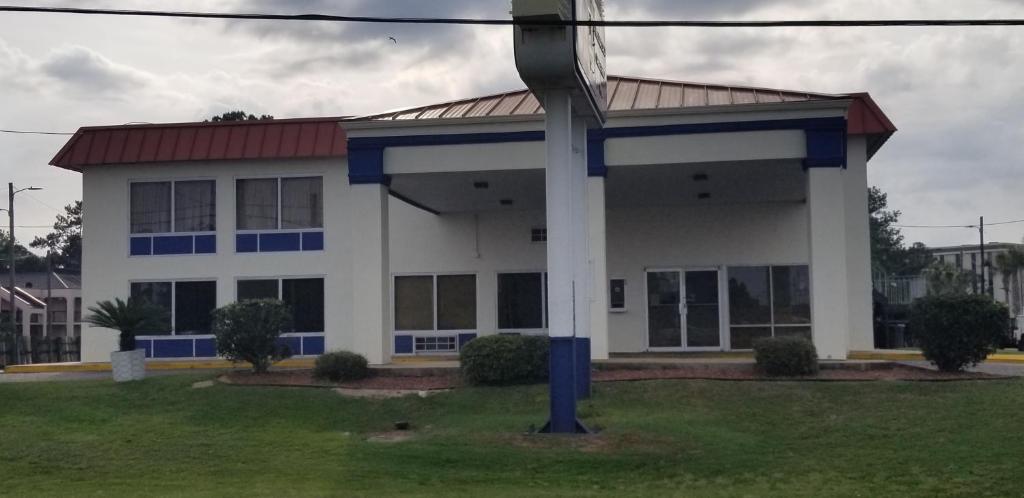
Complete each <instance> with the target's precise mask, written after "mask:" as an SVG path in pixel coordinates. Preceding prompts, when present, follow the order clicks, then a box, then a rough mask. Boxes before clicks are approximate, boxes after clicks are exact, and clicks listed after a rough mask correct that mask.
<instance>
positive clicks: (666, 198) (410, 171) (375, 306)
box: [52, 77, 895, 363]
mask: <svg viewBox="0 0 1024 498" xmlns="http://www.w3.org/2000/svg"><path fill="white" fill-rule="evenodd" d="M609 96H610V97H609V104H610V109H611V111H610V115H609V120H608V124H607V127H606V128H605V129H603V130H593V131H591V133H590V135H589V140H588V143H587V146H586V147H585V148H584V147H580V148H578V150H576V151H575V153H577V154H585V155H586V164H587V171H586V179H585V182H586V187H587V206H588V211H589V219H588V229H589V230H588V232H589V267H590V269H591V272H590V273H591V277H592V278H591V282H590V283H591V286H592V296H593V298H592V299H593V302H592V306H591V309H592V316H591V337H592V355H593V356H594V357H595V358H605V357H607V356H608V355H609V354H610V353H627V352H645V351H694V350H697V351H699V350H715V351H717V350H742V349H748V348H749V347H750V344H751V341H752V340H753V339H754V338H756V337H763V336H768V335H773V334H774V335H785V334H800V335H806V336H808V337H812V338H813V340H814V342H815V344H816V346H817V348H818V351H819V354H820V355H821V356H822V357H824V358H845V357H846V355H847V353H848V352H849V351H851V350H865V349H872V348H873V344H872V337H873V336H872V322H871V271H870V260H869V258H870V254H869V248H868V217H867V180H866V168H867V163H868V161H869V159H870V158H871V157H872V156H873V155H874V154H875V153H876V152H877V151H878V149H879V148H880V147H881V146H882V144H883V143H884V142H885V141H886V139H888V137H889V136H890V135H891V134H892V133H893V132H894V131H895V128H894V127H893V126H892V123H891V122H890V121H889V120H888V119H887V118H886V117H885V115H884V114H883V113H882V111H881V110H880V109H879V108H878V107H877V106H876V105H875V104H874V102H873V101H872V100H871V98H870V97H869V96H868V95H867V94H849V95H826V94H813V93H805V92H789V91H779V90H770V89H762V88H747V87H725V86H715V85H700V84H689V83H679V82H671V81H660V80H650V79H637V78H617V77H613V78H610V81H609ZM543 129H544V121H543V110H542V109H541V108H540V105H539V103H538V102H537V100H536V99H535V98H534V97H533V96H532V95H531V94H529V93H528V92H526V91H517V92H509V93H504V94H499V95H492V96H486V97H481V98H472V99H466V100H461V101H456V102H448V103H442V104H438V105H433V106H426V107H420V108H415V109H407V110H403V111H398V112H390V113H385V114H380V115H373V116H365V117H361V118H355V119H352V118H348V119H341V118H317V119H305V120H275V121H263V122H258V121H257V122H235V123H185V124H167V125H138V126H113V127H93V128H82V129H81V130H79V132H78V133H77V134H76V135H75V136H74V137H72V139H71V140H70V141H69V142H68V144H67V145H66V146H65V147H64V148H63V149H62V150H61V151H60V152H59V153H58V154H57V156H56V157H55V158H54V160H53V161H52V164H54V165H56V166H59V167H63V168H68V169H73V170H76V171H81V172H82V179H83V191H84V193H83V197H84V199H83V200H84V209H85V216H84V220H85V227H84V264H83V275H82V280H83V301H84V302H85V304H86V305H87V306H88V305H91V304H92V303H94V302H96V301H98V300H102V299H110V298H113V297H127V296H129V295H137V296H144V297H147V298H148V299H150V300H152V301H153V302H156V303H158V304H161V305H163V306H166V307H167V308H168V309H169V310H171V311H172V317H173V324H172V328H171V329H170V330H163V331H153V333H152V334H150V335H147V336H144V337H142V338H140V341H139V343H140V345H142V347H145V348H147V350H148V351H149V355H150V356H151V357H153V358H171V357H174V358H181V357H186V358H191V357H208V356H211V355H213V354H214V346H213V339H212V337H211V336H209V335H208V331H209V320H208V313H209V311H210V310H212V309H213V308H214V307H216V306H221V305H224V304H227V303H230V302H232V301H235V300H236V299H242V298H246V297H265V296H272V297H279V298H282V299H284V300H285V301H286V302H288V303H289V304H291V305H292V306H293V309H294V310H295V315H296V318H297V320H296V328H295V330H294V331H293V332H291V333H289V334H287V338H286V340H287V341H288V342H289V343H290V345H291V346H292V349H293V350H294V351H295V352H296V353H299V354H303V355H315V354H319V353H320V352H322V351H324V350H325V349H326V350H334V349H349V350H353V351H357V352H359V353H362V354H364V355H366V356H367V358H368V359H369V360H370V361H371V362H373V363H382V362H387V361H389V360H390V358H392V357H393V356H395V355H409V354H437V353H446V352H456V351H458V349H459V348H460V347H461V345H462V344H464V343H465V342H466V341H468V340H471V339H472V338H474V337H476V336H478V335H486V334H494V333H543V332H544V329H545V325H546V313H547V310H546V305H545V276H544V271H545V266H546V265H545V246H544V244H545V242H544V241H545V239H546V235H547V234H546V229H545V226H544V222H545V216H544V199H545V187H544V169H543V168H544V148H543V138H544V136H543V135H544V133H543ZM581 176H582V173H581ZM115 347H116V340H115V336H114V333H113V332H112V331H107V330H100V329H95V328H87V329H86V330H84V331H83V361H106V360H108V358H109V356H108V355H109V352H110V351H111V350H112V349H114V348H115Z"/></svg>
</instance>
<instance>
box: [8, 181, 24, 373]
mask: <svg viewBox="0 0 1024 498" xmlns="http://www.w3.org/2000/svg"><path fill="white" fill-rule="evenodd" d="M7 192H8V195H7V215H8V218H9V219H10V220H11V231H10V232H7V235H8V238H9V239H10V240H9V242H10V245H9V246H7V269H8V273H7V292H8V293H9V294H10V296H11V308H10V315H8V316H9V318H10V320H11V331H13V332H14V351H15V355H16V356H17V360H16V361H18V362H21V348H19V347H18V338H20V337H21V331H20V330H17V329H16V328H15V327H17V326H18V324H17V320H15V318H16V317H17V316H18V312H17V306H16V300H15V299H16V298H15V297H14V183H13V182H9V183H8V184H7Z"/></svg>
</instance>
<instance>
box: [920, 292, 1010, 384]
mask: <svg viewBox="0 0 1024 498" xmlns="http://www.w3.org/2000/svg"><path fill="white" fill-rule="evenodd" d="M1009 320H1010V317H1009V312H1008V311H1007V309H1006V306H1004V305H1003V304H1000V303H997V302H995V301H993V300H992V298H991V297H989V296H984V295H974V294H971V295H942V296H928V297H924V298H921V299H918V300H917V301H916V302H915V303H914V305H913V307H912V308H911V310H910V324H909V325H910V329H911V330H913V331H914V337H916V338H917V340H918V343H919V344H920V346H921V352H922V353H924V357H925V358H927V359H928V360H929V361H931V362H932V363H934V364H935V366H937V367H938V368H939V370H941V371H943V372H958V371H960V370H963V369H964V367H967V366H974V365H977V364H978V363H979V362H981V361H982V360H984V359H985V357H986V356H988V355H989V354H990V353H993V352H995V350H996V348H997V347H998V345H999V342H1000V341H1001V340H1002V337H1003V336H1004V335H1005V334H1006V331H1007V330H1009Z"/></svg>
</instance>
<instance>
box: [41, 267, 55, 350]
mask: <svg viewBox="0 0 1024 498" xmlns="http://www.w3.org/2000/svg"><path fill="white" fill-rule="evenodd" d="M52 275H53V251H52V250H47V251H46V308H45V311H46V317H45V318H44V321H43V323H44V324H45V325H44V326H45V327H46V332H45V333H44V336H45V337H46V339H47V340H49V339H50V336H51V335H52V334H53V327H51V326H50V316H51V312H50V303H52V302H53V278H52V277H51V276H52Z"/></svg>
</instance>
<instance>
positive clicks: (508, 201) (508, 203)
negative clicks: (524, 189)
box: [498, 199, 512, 206]
mask: <svg viewBox="0 0 1024 498" xmlns="http://www.w3.org/2000/svg"><path fill="white" fill-rule="evenodd" d="M498 202H499V203H501V205H502V206H511V205H512V199H501V200H499V201H498Z"/></svg>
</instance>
